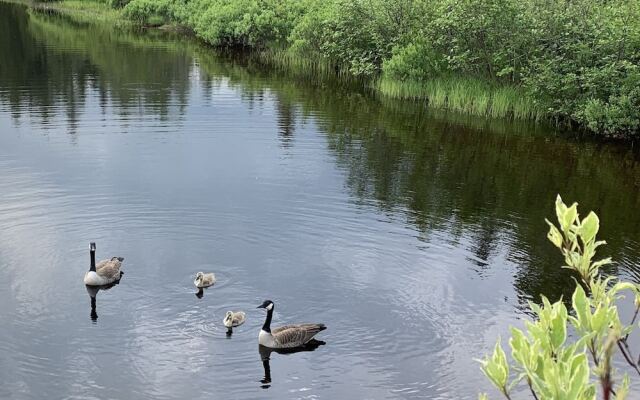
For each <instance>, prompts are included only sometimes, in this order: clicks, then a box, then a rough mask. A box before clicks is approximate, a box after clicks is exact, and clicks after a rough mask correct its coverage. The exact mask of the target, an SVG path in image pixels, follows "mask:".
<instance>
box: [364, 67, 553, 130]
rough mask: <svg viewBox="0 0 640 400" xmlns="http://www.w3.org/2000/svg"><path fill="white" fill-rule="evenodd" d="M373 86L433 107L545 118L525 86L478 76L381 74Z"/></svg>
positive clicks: (510, 116)
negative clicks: (418, 77) (408, 77)
mask: <svg viewBox="0 0 640 400" xmlns="http://www.w3.org/2000/svg"><path fill="white" fill-rule="evenodd" d="M373 87H374V88H375V89H376V90H377V91H378V92H379V93H381V94H382V95H384V96H387V97H391V98H398V99H409V100H427V101H428V103H429V105H430V106H431V107H434V108H441V109H448V110H453V111H456V112H461V113H466V114H472V115H479V116H485V117H493V118H513V119H523V120H539V119H542V118H544V113H543V112H542V110H541V109H540V108H539V107H538V106H537V105H536V104H535V102H534V101H533V100H532V99H530V98H529V97H527V95H526V93H525V91H524V90H523V89H522V88H519V87H517V86H506V85H498V84H494V83H491V82H488V81H486V80H482V79H478V78H467V77H457V76H446V77H438V78H433V79H430V80H428V81H426V82H416V81H399V80H394V79H388V78H385V77H382V78H380V79H378V80H377V81H375V82H374V83H373Z"/></svg>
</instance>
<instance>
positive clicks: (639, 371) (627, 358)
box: [618, 340, 640, 375]
mask: <svg viewBox="0 0 640 400" xmlns="http://www.w3.org/2000/svg"><path fill="white" fill-rule="evenodd" d="M623 344H624V345H625V346H626V347H627V348H629V346H627V344H626V343H625V342H623V341H622V340H618V347H619V348H620V352H621V353H622V355H623V356H624V359H625V360H627V363H629V365H631V366H632V367H633V369H635V370H636V372H637V373H638V375H640V369H638V366H637V365H636V364H635V363H634V362H633V361H631V358H630V355H629V354H628V353H627V350H625V348H624V347H623V346H622V345H623Z"/></svg>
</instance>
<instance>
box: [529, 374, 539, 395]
mask: <svg viewBox="0 0 640 400" xmlns="http://www.w3.org/2000/svg"><path fill="white" fill-rule="evenodd" d="M527 384H528V385H529V390H531V394H532V395H533V398H534V399H536V400H538V396H536V392H534V391H533V387H532V386H531V379H529V378H527Z"/></svg>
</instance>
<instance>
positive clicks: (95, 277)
mask: <svg viewBox="0 0 640 400" xmlns="http://www.w3.org/2000/svg"><path fill="white" fill-rule="evenodd" d="M89 252H90V254H91V267H89V271H87V272H86V273H85V274H84V284H85V285H88V286H103V285H108V284H110V283H113V282H116V281H119V280H120V277H122V274H123V272H122V271H120V266H122V261H124V258H122V257H111V259H109V260H102V261H100V262H99V263H98V265H96V244H95V243H93V242H91V247H90V250H89Z"/></svg>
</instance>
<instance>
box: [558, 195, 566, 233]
mask: <svg viewBox="0 0 640 400" xmlns="http://www.w3.org/2000/svg"><path fill="white" fill-rule="evenodd" d="M566 212H567V206H566V205H565V204H564V202H563V201H562V197H560V195H558V196H556V217H557V218H558V223H559V224H560V226H562V221H564V214H565V213H566Z"/></svg>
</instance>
